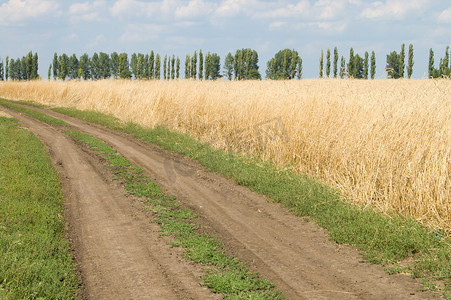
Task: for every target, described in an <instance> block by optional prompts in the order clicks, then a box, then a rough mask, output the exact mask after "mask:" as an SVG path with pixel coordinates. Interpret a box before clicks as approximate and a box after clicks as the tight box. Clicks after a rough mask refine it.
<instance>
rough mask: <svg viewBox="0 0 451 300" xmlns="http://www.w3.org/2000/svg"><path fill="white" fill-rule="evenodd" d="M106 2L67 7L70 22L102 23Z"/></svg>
mask: <svg viewBox="0 0 451 300" xmlns="http://www.w3.org/2000/svg"><path fill="white" fill-rule="evenodd" d="M105 8H106V2H105V1H103V0H100V1H94V2H93V3H90V2H88V1H86V2H83V3H74V4H72V5H71V6H70V7H69V15H70V16H71V20H72V21H103V20H105V18H104V17H102V15H103V13H104V12H105Z"/></svg>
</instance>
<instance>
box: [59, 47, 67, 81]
mask: <svg viewBox="0 0 451 300" xmlns="http://www.w3.org/2000/svg"><path fill="white" fill-rule="evenodd" d="M67 60H68V57H67V55H66V54H65V53H64V54H63V55H61V56H60V59H59V63H58V65H59V67H60V72H59V77H60V79H61V80H63V81H64V80H66V77H67Z"/></svg>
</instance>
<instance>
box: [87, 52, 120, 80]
mask: <svg viewBox="0 0 451 300" xmlns="http://www.w3.org/2000/svg"><path fill="white" fill-rule="evenodd" d="M110 57H111V59H110V69H111V70H110V72H111V74H112V75H113V78H114V79H118V78H119V74H120V72H119V54H117V52H113V53H111V55H110ZM80 61H81V57H80ZM85 79H86V77H85Z"/></svg>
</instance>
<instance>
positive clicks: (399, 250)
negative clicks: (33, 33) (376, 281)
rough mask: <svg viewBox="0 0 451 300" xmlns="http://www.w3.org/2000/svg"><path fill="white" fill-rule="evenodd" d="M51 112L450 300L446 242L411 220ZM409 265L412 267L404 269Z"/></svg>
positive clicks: (136, 131)
mask: <svg viewBox="0 0 451 300" xmlns="http://www.w3.org/2000/svg"><path fill="white" fill-rule="evenodd" d="M53 110H54V111H57V112H60V113H63V114H66V115H69V116H73V117H76V118H79V119H82V120H85V121H88V122H92V123H95V124H99V125H102V126H105V127H107V128H110V129H114V130H119V131H122V132H125V133H128V134H130V135H132V136H134V137H135V138H137V139H139V140H142V141H145V142H149V143H153V144H156V145H158V146H160V147H162V148H163V149H165V150H168V151H173V152H177V153H179V154H182V155H184V156H187V157H189V158H191V159H194V160H197V161H198V162H199V163H201V164H202V165H204V166H205V167H206V168H207V169H208V170H210V171H213V172H216V173H219V174H222V175H224V176H226V177H228V178H230V179H232V180H234V181H235V182H236V183H237V184H240V185H243V186H247V187H249V188H250V189H252V190H254V191H256V192H258V193H261V194H264V195H266V196H268V197H269V198H270V199H272V200H273V201H274V202H278V203H281V204H282V205H284V206H285V207H287V208H288V209H289V210H290V211H292V213H293V214H295V215H297V216H301V217H306V218H308V219H311V220H313V221H315V222H316V223H318V224H319V225H320V226H321V227H323V228H325V229H326V230H327V231H328V232H329V235H330V238H331V240H333V241H335V242H337V243H342V244H349V245H352V246H354V247H356V248H357V249H359V250H360V251H361V253H362V255H363V257H364V258H365V259H366V260H368V261H369V262H371V263H377V264H382V265H384V266H385V267H386V270H387V272H388V273H390V274H395V273H409V274H411V275H412V276H413V277H416V278H418V277H419V278H423V280H424V283H426V284H425V286H426V287H427V288H428V289H430V290H439V291H441V292H442V293H443V295H444V296H445V297H446V298H448V299H451V283H450V279H451V241H450V239H449V237H447V236H446V235H445V234H444V233H443V232H436V231H433V230H430V229H428V228H426V227H424V226H422V225H421V224H420V223H419V222H417V221H416V220H414V219H412V218H405V217H400V216H398V215H395V214H389V215H383V214H381V213H379V212H376V211H375V210H373V209H371V208H370V207H357V206H355V205H352V204H350V203H349V201H347V200H346V199H343V198H342V197H341V195H340V194H339V193H338V192H337V191H336V190H334V189H332V188H330V187H328V186H326V185H324V184H322V183H319V182H317V181H315V180H313V179H311V178H308V177H307V176H303V175H301V174H298V173H297V172H295V171H293V170H291V168H290V167H289V166H287V167H284V168H282V167H278V166H276V165H275V164H274V163H271V162H267V161H262V160H261V159H259V158H256V157H248V156H244V155H240V154H236V153H231V152H224V151H219V150H214V149H212V148H211V147H210V146H209V145H208V144H205V143H201V142H199V141H197V140H195V139H193V138H191V137H190V136H188V135H186V134H181V133H177V132H173V131H170V130H168V129H167V128H165V127H161V126H157V127H155V128H153V129H148V128H143V127H141V126H139V125H137V124H133V123H122V122H121V121H120V120H118V119H117V118H115V117H114V116H112V115H105V114H103V113H99V112H93V111H80V110H77V109H74V108H54V109H53ZM409 259H410V260H411V261H412V262H411V263H408V264H405V263H404V262H405V261H407V260H409Z"/></svg>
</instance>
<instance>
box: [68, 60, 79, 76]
mask: <svg viewBox="0 0 451 300" xmlns="http://www.w3.org/2000/svg"><path fill="white" fill-rule="evenodd" d="M78 69H79V61H78V58H77V56H76V55H75V54H72V56H71V57H70V58H69V63H68V65H67V75H68V76H69V78H70V79H76V78H79V77H78Z"/></svg>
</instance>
